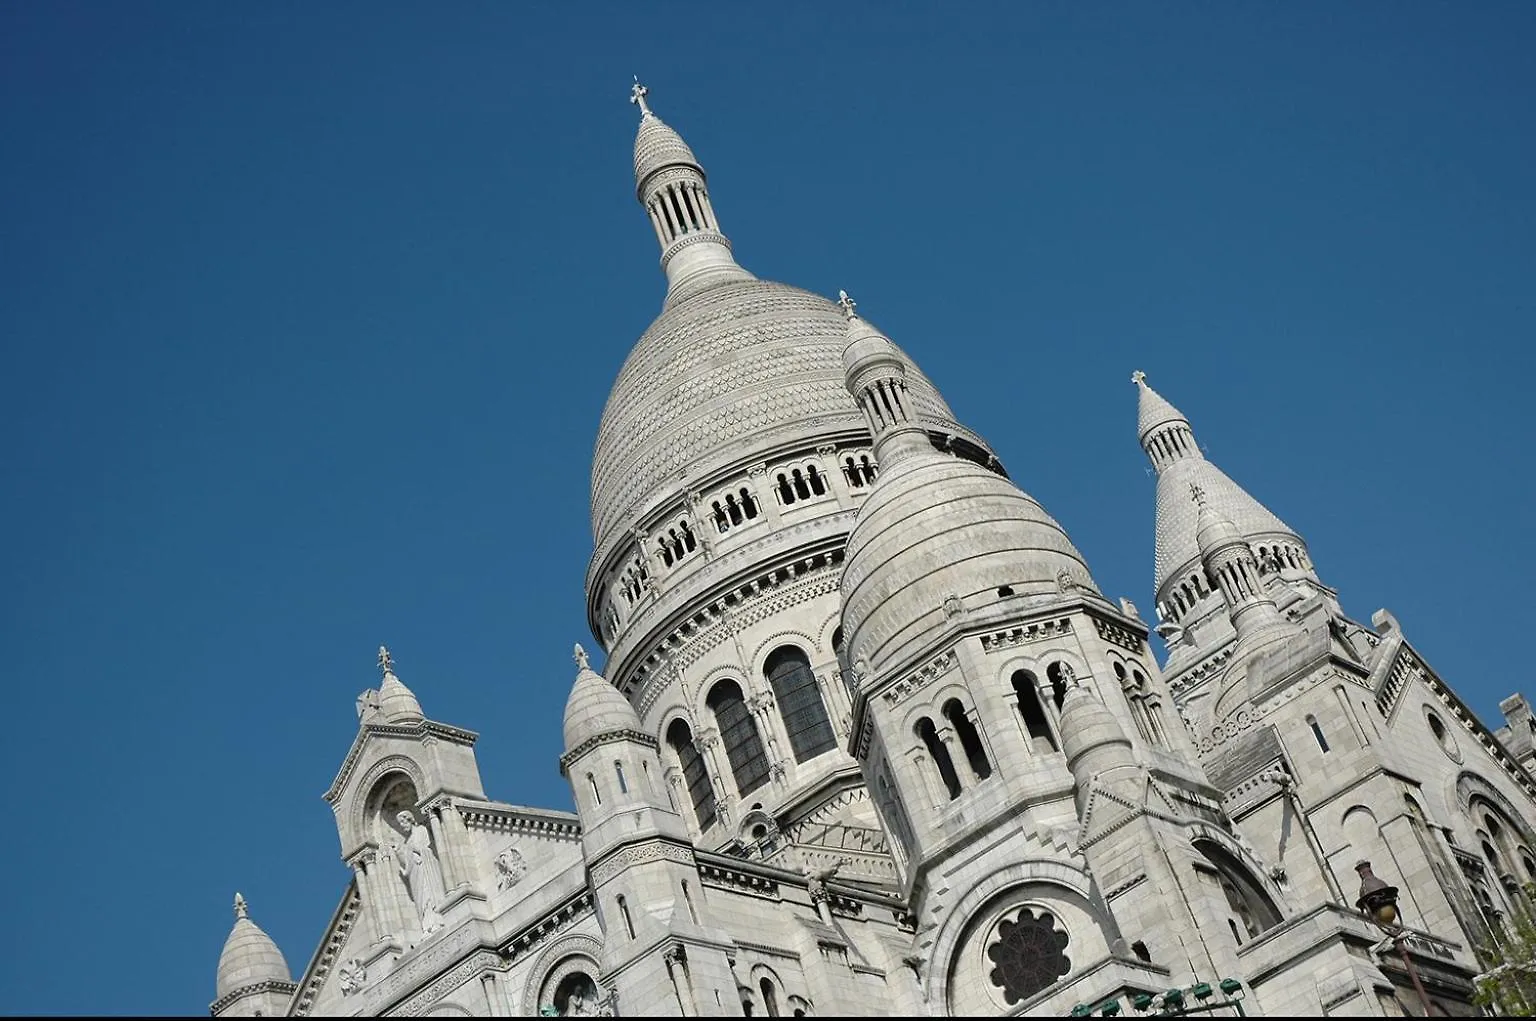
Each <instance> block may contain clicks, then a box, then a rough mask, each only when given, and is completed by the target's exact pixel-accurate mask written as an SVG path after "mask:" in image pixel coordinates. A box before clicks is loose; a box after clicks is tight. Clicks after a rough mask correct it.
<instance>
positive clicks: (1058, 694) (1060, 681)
mask: <svg viewBox="0 0 1536 1021" xmlns="http://www.w3.org/2000/svg"><path fill="white" fill-rule="evenodd" d="M1045 679H1046V680H1048V681H1050V682H1051V701H1052V702H1055V703H1056V708H1057V709H1060V708H1061V703H1062V702H1064V701H1066V698H1067V674H1066V671H1065V670H1063V669H1062V665H1061V663H1060V662H1055V663H1052V664H1051V665H1050V666H1048V667H1046V668H1045Z"/></svg>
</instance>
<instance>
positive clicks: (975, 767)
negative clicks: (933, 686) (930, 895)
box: [944, 698, 992, 780]
mask: <svg viewBox="0 0 1536 1021" xmlns="http://www.w3.org/2000/svg"><path fill="white" fill-rule="evenodd" d="M944 718H945V719H946V720H948V721H949V725H950V726H951V727H954V728H955V736H956V737H958V738H959V739H960V747H961V748H963V749H964V750H965V760H966V761H967V762H969V763H970V764H971V772H972V773H973V774H974V775H975V777H976V779H978V780H985V779H986V778H987V777H989V776H991V775H992V764H991V763H990V762H988V761H987V752H986V749H985V748H983V747H982V746H981V735H980V734H978V733H976V726H975V724H973V723H971V718H970V717H969V716H967V715H966V714H965V706H963V705H961V704H960V700H959V699H958V698H952V699H950V700H949V701H948V702H945V703H944Z"/></svg>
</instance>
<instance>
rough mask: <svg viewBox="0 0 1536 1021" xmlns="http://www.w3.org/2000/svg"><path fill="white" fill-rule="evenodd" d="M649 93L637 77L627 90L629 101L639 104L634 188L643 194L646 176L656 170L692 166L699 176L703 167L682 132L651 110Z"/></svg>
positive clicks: (702, 172) (702, 171)
mask: <svg viewBox="0 0 1536 1021" xmlns="http://www.w3.org/2000/svg"><path fill="white" fill-rule="evenodd" d="M649 94H650V90H649V89H647V88H646V87H645V86H644V85H641V84H640V82H639V80H638V79H637V80H636V81H635V87H634V88H633V89H631V90H630V102H632V103H634V104H635V105H636V106H638V107H640V129H639V130H638V131H637V132H636V133H635V191H636V193H637V194H641V195H642V197H643V193H644V191H645V182H646V179H647V178H649V177H650V176H651V175H652V174H654V173H656V172H657V171H658V170H665V169H666V168H667V167H677V166H683V167H692V168H693V169H694V170H696V171H698V173H699V176H701V177H702V176H704V167H703V166H702V165H700V163H699V158H698V157H697V156H695V155H694V154H693V150H692V149H690V148H688V143H687V142H685V141H683V136H682V135H679V134H678V133H677V132H676V131H674V130H672V128H671V127H669V126H668V125H667V123H666V122H665V121H663V120H662V119H661V118H660V117H658V116H656V114H655V113H654V112H652V110H651V107H650V104H649V103H648V102H647V101H646V98H645V97H646V96H647V95H649Z"/></svg>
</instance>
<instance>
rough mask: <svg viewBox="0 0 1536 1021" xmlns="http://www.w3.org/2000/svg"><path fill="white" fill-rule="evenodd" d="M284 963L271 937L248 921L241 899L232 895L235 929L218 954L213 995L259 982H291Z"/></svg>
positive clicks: (230, 932) (237, 895)
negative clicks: (233, 899)
mask: <svg viewBox="0 0 1536 1021" xmlns="http://www.w3.org/2000/svg"><path fill="white" fill-rule="evenodd" d="M292 981H293V977H292V975H291V973H290V972H289V971H288V962H287V961H286V960H285V959H284V958H283V952H282V951H281V950H279V949H277V944H276V943H274V942H272V937H271V936H268V935H267V934H266V933H265V932H262V931H261V929H260V928H259V927H258V926H257V925H256V923H255V922H253V921H251V920H250V918H249V917H248V914H247V910H246V906H245V898H244V897H242V896H240V895H239V894H238V893H237V894H235V927H234V928H233V929H231V930H230V931H229V938H228V939H226V940H225V941H224V951H223V953H221V954H219V972H218V979H217V981H216V984H215V990H216V992H215V995H216V996H217V997H223V996H225V995H227V994H229V993H232V992H234V991H235V990H237V989H244V988H245V987H247V986H253V985H256V984H258V983H260V982H292Z"/></svg>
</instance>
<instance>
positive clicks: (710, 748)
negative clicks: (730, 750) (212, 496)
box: [696, 727, 735, 825]
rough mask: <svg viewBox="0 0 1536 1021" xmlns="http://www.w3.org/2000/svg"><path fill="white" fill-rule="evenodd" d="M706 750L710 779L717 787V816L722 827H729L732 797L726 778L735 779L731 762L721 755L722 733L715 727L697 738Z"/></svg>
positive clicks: (702, 731)
mask: <svg viewBox="0 0 1536 1021" xmlns="http://www.w3.org/2000/svg"><path fill="white" fill-rule="evenodd" d="M696 740H697V741H698V743H699V745H700V746H701V747H702V748H703V749H704V758H705V759H706V760H708V761H707V765H708V766H709V775H710V778H711V779H712V780H713V781H714V785H715V814H716V815H718V816H719V817H720V822H721V824H722V825H729V824H730V821H731V801H732V799H731V795H730V793H729V791H728V789H727V788H726V786H725V778H726V777H731V778H732V779H733V780H734V779H735V774H733V773H732V772H731V764H730V761H729V760H727V759H725V757H724V756H723V755H721V754H720V732H719V731H717V730H715V729H714V728H713V727H711V728H709V729H708V730H701V731H699V733H698V736H697V738H696Z"/></svg>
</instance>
